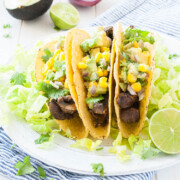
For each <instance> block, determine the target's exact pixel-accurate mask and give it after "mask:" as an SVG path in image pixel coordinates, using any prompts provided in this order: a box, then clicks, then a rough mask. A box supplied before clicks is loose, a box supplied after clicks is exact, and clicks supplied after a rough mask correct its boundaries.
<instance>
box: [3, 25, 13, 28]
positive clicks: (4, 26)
mask: <svg viewBox="0 0 180 180" xmlns="http://www.w3.org/2000/svg"><path fill="white" fill-rule="evenodd" d="M3 28H4V29H6V28H11V25H10V24H4V25H3Z"/></svg>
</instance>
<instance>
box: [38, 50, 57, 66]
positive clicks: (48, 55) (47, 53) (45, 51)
mask: <svg viewBox="0 0 180 180" xmlns="http://www.w3.org/2000/svg"><path fill="white" fill-rule="evenodd" d="M44 53H45V55H43V56H41V58H42V59H43V61H44V62H45V63H46V62H47V61H48V60H49V59H50V58H51V57H52V56H53V55H54V53H53V52H51V51H50V50H49V49H48V48H45V49H44Z"/></svg>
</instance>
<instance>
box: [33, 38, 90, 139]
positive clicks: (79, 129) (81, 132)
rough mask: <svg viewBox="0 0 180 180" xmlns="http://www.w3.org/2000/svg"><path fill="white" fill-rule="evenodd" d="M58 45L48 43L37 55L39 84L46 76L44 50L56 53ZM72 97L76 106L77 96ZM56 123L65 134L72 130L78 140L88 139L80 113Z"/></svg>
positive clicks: (36, 71) (54, 42)
mask: <svg viewBox="0 0 180 180" xmlns="http://www.w3.org/2000/svg"><path fill="white" fill-rule="evenodd" d="M56 43H57V41H52V42H49V43H47V44H46V45H45V46H43V47H42V48H41V49H40V50H39V52H38V54H37V58H36V62H35V77H36V81H37V82H41V81H43V80H44V76H43V75H42V69H43V67H44V64H45V63H44V62H43V60H42V58H41V56H42V55H44V49H45V48H48V49H49V50H50V51H52V52H54V50H55V44H56ZM65 53H67V51H65ZM65 58H66V55H65ZM66 70H67V69H66ZM67 71H68V70H67ZM67 77H68V73H67ZM70 93H71V91H70ZM71 95H72V98H73V100H74V101H75V104H76V101H77V99H74V97H75V95H74V94H71ZM56 121H57V123H58V124H59V126H60V128H61V129H62V130H63V131H64V132H67V131H68V130H70V132H71V136H72V137H74V138H76V139H82V138H85V137H87V135H88V131H87V130H86V128H85V127H84V124H83V122H82V120H81V118H80V117H79V114H78V112H77V113H75V115H74V118H72V119H67V120H56Z"/></svg>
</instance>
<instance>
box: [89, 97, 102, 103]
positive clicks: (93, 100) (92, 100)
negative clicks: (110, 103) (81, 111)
mask: <svg viewBox="0 0 180 180" xmlns="http://www.w3.org/2000/svg"><path fill="white" fill-rule="evenodd" d="M103 99H104V97H103V96H98V97H90V98H86V103H87V104H89V103H93V104H94V103H97V102H99V101H101V100H103Z"/></svg>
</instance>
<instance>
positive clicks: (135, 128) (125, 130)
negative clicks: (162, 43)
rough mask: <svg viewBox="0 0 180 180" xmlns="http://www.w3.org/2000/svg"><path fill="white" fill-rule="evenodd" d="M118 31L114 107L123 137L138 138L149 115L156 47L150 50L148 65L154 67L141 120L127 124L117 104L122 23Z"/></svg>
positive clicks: (116, 35) (143, 103)
mask: <svg viewBox="0 0 180 180" xmlns="http://www.w3.org/2000/svg"><path fill="white" fill-rule="evenodd" d="M116 27H117V31H116V33H115V37H116V38H117V41H116V60H115V63H114V79H115V83H116V86H115V97H114V107H115V112H116V116H117V122H118V127H119V130H120V132H121V133H122V136H123V137H125V138H128V137H129V136H130V135H131V134H134V135H135V136H137V135H138V134H139V133H140V131H141V129H142V128H143V125H144V122H145V119H146V114H147V108H148V104H149V99H150V96H151V86H152V76H153V69H154V55H155V47H154V48H152V49H151V50H150V52H151V59H150V62H148V65H149V66H150V67H152V70H150V72H149V78H148V84H147V85H146V87H145V91H144V98H143V99H142V100H141V101H140V105H139V107H140V109H139V110H140V120H139V122H137V123H125V122H123V121H121V118H120V113H121V109H120V107H119V105H118V104H117V101H116V100H117V97H118V95H119V94H120V92H121V90H120V86H119V83H120V80H119V71H120V69H119V68H120V66H119V55H120V47H121V46H122V35H123V30H122V27H121V24H120V22H118V23H117V24H116Z"/></svg>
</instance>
